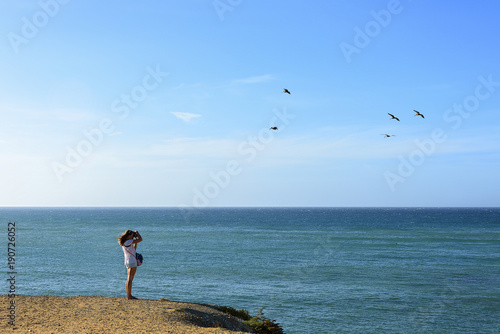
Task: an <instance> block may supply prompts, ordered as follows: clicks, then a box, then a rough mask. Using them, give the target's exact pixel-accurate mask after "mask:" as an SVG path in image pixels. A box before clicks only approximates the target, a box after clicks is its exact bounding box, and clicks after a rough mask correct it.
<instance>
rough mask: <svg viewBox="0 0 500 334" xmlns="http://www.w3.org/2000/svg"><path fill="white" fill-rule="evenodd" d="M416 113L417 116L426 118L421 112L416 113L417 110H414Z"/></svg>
mask: <svg viewBox="0 0 500 334" xmlns="http://www.w3.org/2000/svg"><path fill="white" fill-rule="evenodd" d="M413 111H414V112H416V114H415V116H422V118H425V117H424V115H422V114H421V113H420V112H418V111H416V110H415V109H413Z"/></svg>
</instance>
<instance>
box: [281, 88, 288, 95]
mask: <svg viewBox="0 0 500 334" xmlns="http://www.w3.org/2000/svg"><path fill="white" fill-rule="evenodd" d="M282 93H288V94H290V91H289V90H288V89H286V88H283V91H282Z"/></svg>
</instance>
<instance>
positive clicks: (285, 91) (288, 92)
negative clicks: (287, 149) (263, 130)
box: [269, 88, 291, 131]
mask: <svg viewBox="0 0 500 334" xmlns="http://www.w3.org/2000/svg"><path fill="white" fill-rule="evenodd" d="M282 93H287V94H288V95H291V93H290V91H289V90H288V89H286V88H283V91H282ZM269 130H274V131H276V130H278V127H277V126H271V127H270V128H269Z"/></svg>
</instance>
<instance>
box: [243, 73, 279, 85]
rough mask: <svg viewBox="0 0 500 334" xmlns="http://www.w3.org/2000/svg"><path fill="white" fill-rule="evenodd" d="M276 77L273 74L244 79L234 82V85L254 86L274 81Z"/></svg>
mask: <svg viewBox="0 0 500 334" xmlns="http://www.w3.org/2000/svg"><path fill="white" fill-rule="evenodd" d="M273 79H274V77H273V76H272V75H271V74H265V75H259V76H254V77H249V78H244V79H236V80H234V81H233V83H234V84H254V83H261V82H267V81H270V80H273Z"/></svg>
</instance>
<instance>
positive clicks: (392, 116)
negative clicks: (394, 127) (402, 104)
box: [387, 113, 399, 122]
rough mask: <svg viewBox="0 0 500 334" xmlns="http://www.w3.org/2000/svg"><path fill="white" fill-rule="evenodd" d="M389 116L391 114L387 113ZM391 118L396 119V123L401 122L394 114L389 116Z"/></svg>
mask: <svg viewBox="0 0 500 334" xmlns="http://www.w3.org/2000/svg"><path fill="white" fill-rule="evenodd" d="M387 114H389V113H387ZM389 116H391V119H395V120H396V121H398V122H399V118H397V117H396V116H394V115H393V114H389Z"/></svg>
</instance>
